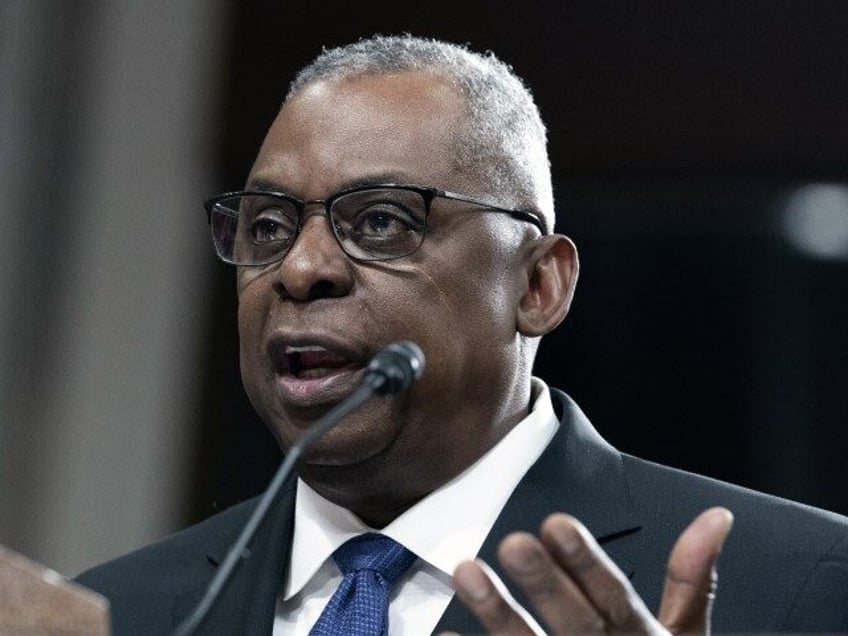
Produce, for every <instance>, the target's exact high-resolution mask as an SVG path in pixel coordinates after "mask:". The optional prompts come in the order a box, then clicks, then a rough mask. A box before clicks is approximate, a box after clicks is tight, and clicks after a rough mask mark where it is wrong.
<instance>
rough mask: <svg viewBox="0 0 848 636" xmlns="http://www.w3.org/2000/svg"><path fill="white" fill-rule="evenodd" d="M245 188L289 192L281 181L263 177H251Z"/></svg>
mask: <svg viewBox="0 0 848 636" xmlns="http://www.w3.org/2000/svg"><path fill="white" fill-rule="evenodd" d="M244 188H245V190H256V191H257V192H287V190H286V188H284V187H283V186H282V185H281V184H280V183H277V182H276V181H271V180H269V179H263V178H261V177H257V178H255V179H250V180H249V181H248V182H247V185H245V186H244Z"/></svg>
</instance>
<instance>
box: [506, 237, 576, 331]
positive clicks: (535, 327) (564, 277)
mask: <svg viewBox="0 0 848 636" xmlns="http://www.w3.org/2000/svg"><path fill="white" fill-rule="evenodd" d="M526 267H527V276H528V279H527V289H526V290H525V291H524V295H523V296H522V297H521V302H520V303H519V306H518V317H517V327H518V331H519V332H520V333H521V334H523V335H525V336H530V337H534V336H543V335H545V334H546V333H548V332H550V331H553V329H554V328H555V327H556V326H557V325H558V324H559V323H561V322H562V320H563V319H564V318H565V316H566V314H568V309H569V307H570V306H571V299H572V298H574V287H575V285H577V274H578V272H579V271H580V262H579V259H578V257H577V248H576V247H575V246H574V243H572V242H571V239H569V238H568V237H567V236H563V235H562V234H554V235H552V236H543V237H541V238H540V239H537V240H536V241H535V242H534V244H533V247H532V249H531V250H530V253H529V254H528V258H527V261H526Z"/></svg>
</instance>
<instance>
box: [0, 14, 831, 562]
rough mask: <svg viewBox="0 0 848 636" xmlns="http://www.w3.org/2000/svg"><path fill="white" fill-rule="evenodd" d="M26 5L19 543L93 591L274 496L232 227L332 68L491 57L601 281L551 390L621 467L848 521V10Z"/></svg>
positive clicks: (3, 371) (16, 161)
mask: <svg viewBox="0 0 848 636" xmlns="http://www.w3.org/2000/svg"><path fill="white" fill-rule="evenodd" d="M459 6H460V5H459V3H456V2H451V3H448V2H439V1H434V2H427V3H412V2H410V3H406V4H404V3H397V2H391V3H390V2H384V1H382V0H377V1H373V2H369V3H368V4H367V5H364V4H362V3H352V2H337V1H329V2H321V3H312V2H291V1H290V2H270V1H267V2H257V1H242V2H238V3H235V2H231V3H225V2H211V1H208V0H180V1H165V0H160V1H152V0H151V1H150V2H133V1H131V0H109V1H106V0H103V1H100V2H94V1H91V2H86V1H73V0H67V1H61V0H0V192H2V195H3V196H2V201H3V209H2V217H3V224H2V232H0V543H2V544H5V545H7V546H9V547H12V548H14V549H16V550H18V551H20V552H23V553H24V554H26V555H28V556H30V557H32V558H34V559H37V560H39V561H42V562H44V563H46V564H48V565H50V566H51V567H53V568H55V569H57V570H59V571H60V572H62V573H64V574H68V575H73V574H76V573H78V572H79V571H80V570H82V569H84V568H86V567H88V566H90V565H93V564H95V563H97V562H100V561H102V560H105V559H107V558H110V557H113V556H116V555H118V554H121V553H123V552H126V551H128V550H130V549H132V548H134V547H137V546H139V545H142V544H144V543H147V542H150V541H153V540H155V539H157V538H159V537H161V536H163V535H165V534H167V533H169V532H172V531H174V530H176V529H178V528H180V527H183V526H184V525H186V524H188V523H190V522H193V521H196V520H199V519H202V518H204V517H206V516H208V515H209V514H212V513H213V512H214V511H216V510H219V509H222V508H225V507H227V506H229V505H231V504H233V503H235V502H237V501H240V500H242V499H245V498H247V497H249V496H252V495H254V494H257V493H259V492H260V491H261V490H262V489H263V488H264V487H265V485H266V483H267V480H268V478H269V477H270V474H271V473H272V472H273V470H274V469H275V468H276V465H277V462H278V461H279V453H278V451H277V450H276V448H275V446H274V442H273V441H272V439H271V437H270V435H269V434H268V433H267V432H266V431H265V429H264V427H263V425H262V424H261V423H260V422H259V421H258V420H257V418H256V417H255V416H254V415H253V413H252V412H251V410H250V408H249V405H248V404H247V400H246V398H245V396H244V393H243V390H242V388H241V384H240V380H239V376H238V363H237V340H236V321H235V307H236V305H235V294H234V273H233V271H231V270H230V269H229V268H227V267H225V266H223V265H220V264H218V263H217V262H216V260H215V258H214V255H213V251H212V248H211V244H210V241H209V237H208V230H207V227H206V224H205V216H204V211H203V209H202V205H201V203H202V200H203V199H204V198H205V197H206V196H208V195H211V194H213V193H216V192H218V191H224V190H229V189H237V188H239V187H240V186H241V185H242V184H243V181H244V179H245V176H246V174H247V172H248V170H249V168H250V165H251V163H252V161H253V158H254V155H255V152H256V150H257V149H258V146H259V144H260V142H261V139H262V137H263V135H264V133H265V131H266V129H267V127H268V125H269V124H270V123H271V121H272V119H273V118H274V116H275V114H276V111H277V109H278V107H279V104H280V102H281V100H282V98H283V96H284V94H285V92H286V88H287V83H288V81H289V80H290V79H291V77H292V75H293V73H294V72H295V71H296V70H297V69H298V68H300V67H301V66H303V65H304V64H306V63H307V62H309V61H310V60H311V59H312V58H314V57H315V55H316V54H317V53H318V52H319V51H320V49H321V47H322V46H332V45H336V44H342V43H346V42H349V41H351V40H355V39H357V38H358V37H361V36H367V35H371V34H373V33H376V32H381V33H397V32H410V33H414V34H418V35H431V36H437V37H441V38H445V39H449V40H453V41H456V42H462V43H468V44H470V45H471V47H472V48H474V49H477V50H485V49H491V50H493V51H495V52H496V53H497V54H498V55H499V56H500V57H502V58H503V59H504V60H506V61H507V62H509V63H511V64H512V65H513V67H514V68H515V70H516V71H517V73H518V74H519V75H521V76H522V77H523V78H524V79H525V80H526V81H527V83H528V85H529V86H530V87H531V89H532V90H533V92H534V94H535V96H536V98H537V101H538V103H539V106H540V108H541V111H542V115H543V117H544V119H545V120H546V122H547V124H548V128H549V132H550V152H551V160H552V163H553V171H554V181H555V187H556V196H557V204H558V213H559V227H558V229H559V231H561V232H564V233H567V234H569V235H570V236H572V237H573V238H574V240H575V241H576V243H577V244H578V247H579V248H580V250H581V257H582V265H583V269H582V273H581V281H580V285H579V289H578V294H577V298H576V301H575V304H574V306H573V310H572V313H571V315H570V317H569V319H568V320H567V322H566V323H565V324H564V325H562V326H561V327H560V328H559V330H558V331H557V332H556V333H555V334H553V335H551V336H549V337H548V338H547V339H546V341H545V343H544V344H543V347H542V354H541V357H540V359H539V362H538V366H537V372H538V374H539V375H541V376H543V377H545V378H546V379H547V380H548V381H549V382H550V383H551V384H553V385H555V386H558V387H561V388H563V389H565V390H566V391H568V392H569V393H570V394H571V395H572V396H573V397H574V398H575V399H577V401H578V402H579V403H580V404H581V405H582V407H583V408H584V410H585V411H586V412H587V414H588V415H589V416H590V418H591V419H592V420H593V422H594V424H595V425H596V427H597V428H598V429H599V430H600V431H601V432H602V433H603V434H604V435H605V436H606V437H607V438H608V439H609V440H610V441H611V442H613V443H614V444H616V445H617V446H618V447H619V448H620V449H622V450H624V451H627V452H630V453H633V454H636V455H640V456H643V457H646V458H649V459H653V460H656V461H660V462H663V463H667V464H671V465H673V466H677V467H680V468H684V469H688V470H693V471H697V472H700V473H703V474H707V475H710V476H713V477H717V478H720V479H725V480H730V481H733V482H737V483H740V484H743V485H745V486H749V487H752V488H756V489H759V490H764V491H767V492H770V493H774V494H777V495H781V496H785V497H790V498H793V499H797V500H800V501H802V502H805V503H808V504H812V505H816V506H821V507H824V508H827V509H830V510H834V511H838V512H841V513H843V514H846V513H848V489H846V473H848V471H846V468H845V458H846V456H848V426H846V425H848V408H846V389H848V329H846V324H848V320H846V318H848V72H846V69H848V39H846V37H845V34H846V33H848V3H846V2H844V1H843V0H834V1H832V2H828V1H826V0H817V1H816V2H808V1H806V0H796V1H788V0H768V1H766V0H747V1H746V2H736V1H734V2H730V1H721V0H714V1H711V2H695V1H689V0H686V1H680V0H678V1H675V0H668V1H666V2H652V1H646V0H641V1H639V2H621V1H615V2H613V1H603V0H593V1H589V0H586V1H582V2H572V1H568V0H556V1H554V0H548V1H547V2H528V1H526V0H525V1H523V2H510V1H506V0H501V1H497V2H496V1H492V0H489V1H487V2H482V1H479V0H477V1H467V2H463V3H462V5H461V7H462V11H461V13H458V12H457V9H458V8H459Z"/></svg>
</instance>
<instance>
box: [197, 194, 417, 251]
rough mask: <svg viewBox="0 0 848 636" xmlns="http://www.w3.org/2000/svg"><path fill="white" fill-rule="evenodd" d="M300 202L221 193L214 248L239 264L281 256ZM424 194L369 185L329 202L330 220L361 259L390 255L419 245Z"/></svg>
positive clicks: (293, 232) (295, 229) (290, 241)
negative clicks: (226, 195)
mask: <svg viewBox="0 0 848 636" xmlns="http://www.w3.org/2000/svg"><path fill="white" fill-rule="evenodd" d="M301 208H302V206H301V204H300V203H299V202H297V201H296V200H294V199H288V198H286V197H283V196H280V195H272V194H267V195H266V194H241V195H233V196H229V197H225V198H222V199H219V200H218V201H216V202H215V204H214V205H213V207H212V212H211V224H212V234H213V237H214V240H215V247H216V249H217V251H218V254H219V255H220V256H221V258H222V259H224V260H225V261H227V262H230V263H235V264H237V265H262V264H266V263H272V262H274V261H276V260H280V259H282V258H283V257H284V256H285V255H286V254H287V253H288V252H289V250H290V249H291V248H292V246H293V245H294V241H295V239H296V238H297V236H298V233H299V231H300V222H301ZM426 208H427V205H426V201H425V199H424V197H423V196H422V195H421V194H420V193H419V192H416V191H414V190H408V189H404V188H369V189H365V190H357V191H354V192H349V193H345V194H342V195H339V196H337V197H335V198H333V199H332V200H331V202H330V210H329V214H330V220H331V225H332V227H333V231H334V233H335V236H336V238H337V240H338V241H339V244H340V245H341V246H342V249H344V251H345V252H346V253H347V254H348V255H349V256H351V257H353V258H357V259H361V260H388V259H393V258H399V257H401V256H406V255H408V254H411V253H412V252H414V251H415V250H417V249H418V247H420V245H421V243H422V241H423V240H424V232H425V228H426V217H427V211H426Z"/></svg>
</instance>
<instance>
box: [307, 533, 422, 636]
mask: <svg viewBox="0 0 848 636" xmlns="http://www.w3.org/2000/svg"><path fill="white" fill-rule="evenodd" d="M333 558H334V559H335V560H336V563H337V564H338V566H339V569H340V570H341V571H342V574H344V578H343V579H342V582H341V583H340V584H339V587H338V589H336V592H335V594H333V596H332V598H331V599H330V602H329V603H327V607H325V608H324V611H323V612H322V613H321V616H319V617H318V622H316V623H315V625H314V626H313V627H312V630H311V631H310V632H309V635H310V636H384V635H385V634H387V633H388V626H389V595H390V594H391V591H392V584H393V583H394V582H395V581H396V580H397V579H398V577H400V575H401V574H403V573H404V572H405V571H406V569H407V568H408V567H409V566H410V565H412V562H413V561H415V558H416V557H415V555H414V554H413V553H412V552H410V551H409V550H407V549H406V548H404V547H403V546H402V545H401V544H399V543H397V542H396V541H393V540H392V539H389V537H385V536H383V535H381V534H374V533H369V534H363V535H360V536H358V537H356V538H354V539H351V540H350V541H348V542H347V543H345V544H344V545H342V546H341V547H340V548H339V549H338V550H336V552H335V554H333Z"/></svg>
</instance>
